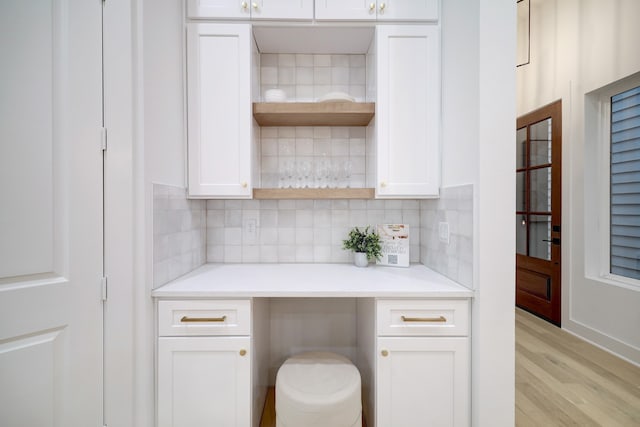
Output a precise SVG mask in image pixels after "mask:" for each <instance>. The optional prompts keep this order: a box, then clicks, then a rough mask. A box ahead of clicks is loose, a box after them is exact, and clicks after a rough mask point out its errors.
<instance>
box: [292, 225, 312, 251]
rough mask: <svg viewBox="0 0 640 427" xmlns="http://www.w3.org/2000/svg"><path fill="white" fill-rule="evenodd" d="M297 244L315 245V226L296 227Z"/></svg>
mask: <svg viewBox="0 0 640 427" xmlns="http://www.w3.org/2000/svg"><path fill="white" fill-rule="evenodd" d="M296 245H297V246H300V245H313V228H310V227H298V228H296Z"/></svg>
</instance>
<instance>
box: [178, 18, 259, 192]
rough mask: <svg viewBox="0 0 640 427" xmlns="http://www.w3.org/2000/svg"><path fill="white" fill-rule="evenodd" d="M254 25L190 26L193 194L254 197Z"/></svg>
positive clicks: (189, 112) (189, 69)
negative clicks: (252, 55) (252, 192)
mask: <svg viewBox="0 0 640 427" xmlns="http://www.w3.org/2000/svg"><path fill="white" fill-rule="evenodd" d="M251 53H252V43H251V25H249V24H189V25H188V26H187V109H188V110H187V122H188V153H189V156H188V159H189V196H190V197H210V198H250V197H251V137H252V115H251Z"/></svg>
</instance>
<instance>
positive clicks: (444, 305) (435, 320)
mask: <svg viewBox="0 0 640 427" xmlns="http://www.w3.org/2000/svg"><path fill="white" fill-rule="evenodd" d="M376 312H377V313H376V317H377V319H376V320H377V324H376V325H377V330H378V335H380V336H407V335H409V336H411V335H412V336H467V335H469V301H468V300H419V299H418V300H414V299H411V300H409V299H406V300H378V301H377V307H376Z"/></svg>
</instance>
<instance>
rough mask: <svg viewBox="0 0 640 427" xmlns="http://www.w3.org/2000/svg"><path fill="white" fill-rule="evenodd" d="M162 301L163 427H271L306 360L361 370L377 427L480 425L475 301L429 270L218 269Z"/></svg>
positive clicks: (368, 415) (187, 281)
mask: <svg viewBox="0 0 640 427" xmlns="http://www.w3.org/2000/svg"><path fill="white" fill-rule="evenodd" d="M152 295H153V297H154V298H155V299H156V311H157V320H158V323H157V335H158V339H157V408H158V413H157V421H158V426H159V427H164V426H171V425H173V426H177V425H180V426H184V427H188V426H200V425H221V426H222V425H224V426H252V427H257V426H259V425H260V419H261V417H262V414H263V411H264V410H265V399H266V395H267V390H268V388H269V387H272V386H273V385H274V380H275V374H276V372H277V370H278V368H279V367H280V365H281V364H282V363H283V362H284V361H285V360H286V359H287V358H288V357H290V356H291V355H293V354H298V353H301V352H304V351H331V352H335V353H338V354H341V355H344V356H345V357H347V358H349V359H350V360H351V361H352V362H353V363H354V364H355V365H356V366H357V368H358V370H359V371H360V375H361V378H362V400H363V404H362V406H363V416H364V418H365V420H366V424H367V425H368V426H369V427H375V426H379V427H387V426H401V425H415V423H416V420H419V421H420V422H421V423H423V424H424V425H451V426H468V425H469V424H470V332H471V325H470V299H471V298H472V297H473V292H472V291H471V290H469V289H467V288H465V287H463V286H461V285H459V284H457V283H455V282H453V281H451V280H449V279H447V278H446V277H444V276H442V275H440V274H438V273H436V272H434V271H432V270H430V269H428V268H426V267H424V266H422V265H412V266H411V267H409V268H390V267H379V266H369V267H368V268H357V267H354V266H352V265H348V264H207V265H204V266H202V267H200V268H198V269H197V270H195V271H193V272H191V273H189V274H187V275H185V276H183V277H182V278H179V279H177V280H175V281H173V282H170V283H168V284H166V285H164V286H162V287H160V288H158V289H156V290H155V291H153V294H152ZM392 391H393V393H392ZM267 409H269V408H267ZM271 410H272V409H271Z"/></svg>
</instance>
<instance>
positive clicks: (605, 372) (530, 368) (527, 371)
mask: <svg viewBox="0 0 640 427" xmlns="http://www.w3.org/2000/svg"><path fill="white" fill-rule="evenodd" d="M515 413H516V426H518V427H528V426H545V427H546V426H606V427H614V426H629V427H631V426H635V427H638V426H640V368H639V367H637V366H634V365H632V364H630V363H628V362H625V361H623V360H621V359H619V358H617V357H615V356H613V355H611V354H609V353H607V352H606V351H604V350H601V349H599V348H598V347H595V346H593V345H591V344H589V343H587V342H584V341H582V340H581V339H579V338H576V337H575V336H573V335H571V334H569V333H568V332H565V331H563V330H562V329H560V328H557V327H555V326H553V325H551V324H549V323H547V322H545V321H543V320H541V319H539V318H537V317H535V316H533V315H532V314H530V313H527V312H526V311H523V310H520V309H516V408H515Z"/></svg>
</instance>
